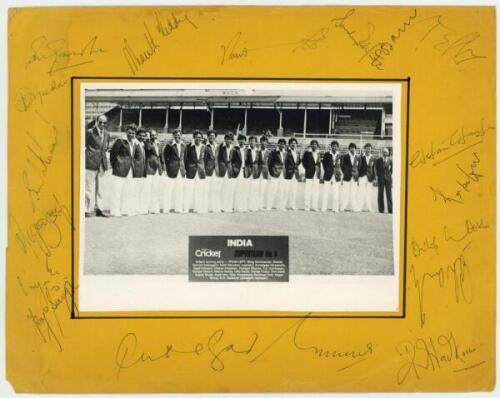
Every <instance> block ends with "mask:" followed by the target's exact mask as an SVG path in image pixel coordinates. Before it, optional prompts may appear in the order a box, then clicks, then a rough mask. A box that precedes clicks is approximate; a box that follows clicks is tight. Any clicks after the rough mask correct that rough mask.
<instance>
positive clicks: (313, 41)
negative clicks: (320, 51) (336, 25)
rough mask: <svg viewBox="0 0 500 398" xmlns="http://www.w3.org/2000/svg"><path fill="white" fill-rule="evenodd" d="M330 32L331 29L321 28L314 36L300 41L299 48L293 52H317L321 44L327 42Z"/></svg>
mask: <svg viewBox="0 0 500 398" xmlns="http://www.w3.org/2000/svg"><path fill="white" fill-rule="evenodd" d="M329 32H330V28H328V27H322V28H319V30H317V31H316V32H314V33H313V34H312V35H309V36H306V37H305V38H303V39H301V40H299V42H298V46H297V47H295V48H294V49H293V50H292V51H293V52H296V51H297V50H316V49H317V48H318V46H319V43H320V42H322V41H323V40H325V39H326V38H327V36H328V33H329Z"/></svg>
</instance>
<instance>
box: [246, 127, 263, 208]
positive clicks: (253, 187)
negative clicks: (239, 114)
mask: <svg viewBox="0 0 500 398" xmlns="http://www.w3.org/2000/svg"><path fill="white" fill-rule="evenodd" d="M248 144H249V147H248V148H247V150H246V153H245V170H244V171H245V175H244V176H245V181H246V184H247V188H246V189H247V195H248V210H249V211H257V210H259V165H258V161H259V151H258V149H257V137H255V136H254V135H252V136H250V137H249V138H248Z"/></svg>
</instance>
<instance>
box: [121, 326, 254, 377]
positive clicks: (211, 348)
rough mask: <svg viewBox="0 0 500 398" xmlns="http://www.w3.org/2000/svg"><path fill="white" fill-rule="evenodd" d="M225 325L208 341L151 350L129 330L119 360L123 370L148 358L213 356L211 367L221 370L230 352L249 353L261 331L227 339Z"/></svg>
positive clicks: (154, 359) (210, 362) (165, 345)
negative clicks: (238, 341) (240, 341)
mask: <svg viewBox="0 0 500 398" xmlns="http://www.w3.org/2000/svg"><path fill="white" fill-rule="evenodd" d="M225 334H226V332H225V331H224V329H217V330H216V331H215V332H213V333H212V334H211V335H210V336H209V337H208V339H207V340H206V342H197V343H194V344H193V345H192V346H190V347H188V348H187V349H180V348H178V347H176V346H174V345H173V344H171V343H168V344H165V343H163V344H162V346H163V348H162V349H161V350H159V352H157V353H154V354H153V353H150V352H147V351H145V350H143V349H140V348H139V338H138V337H137V335H136V334H135V333H132V332H130V333H127V334H126V335H125V336H123V338H122V339H121V340H120V342H119V344H118V348H117V350H116V354H115V364H116V366H117V367H118V371H119V372H120V371H121V370H122V369H130V368H132V367H134V366H136V365H138V364H141V363H145V362H157V361H160V360H166V359H170V358H172V357H173V356H178V355H193V356H196V357H198V356H201V355H204V354H207V355H208V356H209V366H210V369H211V370H213V371H216V372H221V371H223V370H224V369H225V364H224V358H225V356H227V355H229V354H233V355H249V354H250V353H251V352H252V351H253V349H254V347H255V344H256V343H257V340H258V339H259V335H258V334H257V333H253V334H252V335H251V336H250V337H249V338H248V341H246V342H245V343H243V344H241V346H240V345H237V344H236V343H227V342H225V340H226V339H227V338H226V337H225Z"/></svg>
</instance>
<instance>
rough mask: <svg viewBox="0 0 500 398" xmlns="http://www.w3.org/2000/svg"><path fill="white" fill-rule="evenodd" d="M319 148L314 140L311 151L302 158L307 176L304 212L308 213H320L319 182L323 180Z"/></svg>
mask: <svg viewBox="0 0 500 398" xmlns="http://www.w3.org/2000/svg"><path fill="white" fill-rule="evenodd" d="M318 147H319V143H318V141H317V140H312V141H311V144H310V149H309V150H308V151H306V152H305V153H304V156H303V158H302V165H303V166H304V170H305V175H306V184H305V192H304V210H306V211H309V210H313V211H318V200H319V181H320V178H321V163H320V161H321V159H320V153H319V150H318Z"/></svg>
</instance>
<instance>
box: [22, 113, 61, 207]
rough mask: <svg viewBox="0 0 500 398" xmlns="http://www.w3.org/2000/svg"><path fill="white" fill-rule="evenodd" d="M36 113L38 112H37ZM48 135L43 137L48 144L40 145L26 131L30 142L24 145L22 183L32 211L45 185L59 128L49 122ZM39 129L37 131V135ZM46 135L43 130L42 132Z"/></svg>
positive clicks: (31, 134)
mask: <svg viewBox="0 0 500 398" xmlns="http://www.w3.org/2000/svg"><path fill="white" fill-rule="evenodd" d="M37 114H38V112H37ZM49 131H50V132H49V133H47V135H48V134H50V136H48V137H44V141H45V140H48V145H42V144H41V142H40V139H39V138H37V137H35V136H34V134H33V133H32V132H31V131H26V135H27V137H28V138H29V140H30V143H29V144H27V145H26V150H27V152H28V156H27V157H26V164H27V165H28V167H27V168H25V169H23V172H22V173H23V185H24V188H25V189H26V191H27V192H28V194H29V197H30V203H31V210H32V212H33V213H34V212H35V211H36V209H37V207H38V202H39V200H40V194H41V191H42V188H43V187H44V186H45V178H46V175H47V172H48V170H49V167H50V166H51V164H52V160H53V157H54V152H55V150H56V147H57V144H58V136H59V130H58V129H57V127H56V126H54V125H52V124H50V123H49ZM39 134H40V131H37V135H39ZM42 134H43V135H46V134H45V132H42Z"/></svg>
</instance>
